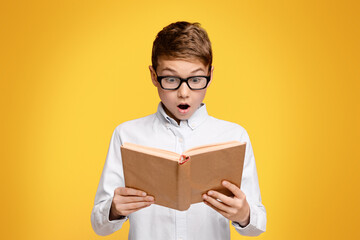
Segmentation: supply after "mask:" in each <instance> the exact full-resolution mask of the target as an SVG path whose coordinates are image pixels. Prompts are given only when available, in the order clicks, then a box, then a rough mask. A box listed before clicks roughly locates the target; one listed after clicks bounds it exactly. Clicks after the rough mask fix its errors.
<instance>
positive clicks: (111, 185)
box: [91, 128, 128, 236]
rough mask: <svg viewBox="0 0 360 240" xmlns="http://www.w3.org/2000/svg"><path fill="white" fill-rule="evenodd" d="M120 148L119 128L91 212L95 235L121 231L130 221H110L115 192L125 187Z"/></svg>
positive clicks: (111, 141) (110, 147) (112, 141)
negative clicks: (124, 224)
mask: <svg viewBox="0 0 360 240" xmlns="http://www.w3.org/2000/svg"><path fill="white" fill-rule="evenodd" d="M120 146H121V140H120V135H119V132H118V128H116V129H115V130H114V132H113V134H112V137H111V140H110V146H109V150H108V153H107V157H106V161H105V165H104V168H103V172H102V174H101V178H100V182H99V186H98V189H97V192H96V195H95V202H94V207H93V209H92V212H91V225H92V227H93V229H94V231H95V233H96V234H98V235H101V236H106V235H109V234H111V233H113V232H115V231H117V230H119V229H120V228H121V227H122V225H123V223H124V222H125V221H126V220H127V219H128V217H125V218H123V219H119V220H113V221H110V220H109V212H110V207H111V202H112V199H113V196H114V190H115V189H116V188H117V187H124V186H125V183H124V173H123V166H122V160H121V153H120Z"/></svg>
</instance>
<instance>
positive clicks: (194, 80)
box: [190, 77, 205, 84]
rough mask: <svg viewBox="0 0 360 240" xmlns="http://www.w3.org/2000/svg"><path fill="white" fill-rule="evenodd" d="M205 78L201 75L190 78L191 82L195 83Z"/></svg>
mask: <svg viewBox="0 0 360 240" xmlns="http://www.w3.org/2000/svg"><path fill="white" fill-rule="evenodd" d="M204 79H205V78H203V77H194V78H191V79H190V82H191V83H194V84H197V83H201V82H202V81H204Z"/></svg>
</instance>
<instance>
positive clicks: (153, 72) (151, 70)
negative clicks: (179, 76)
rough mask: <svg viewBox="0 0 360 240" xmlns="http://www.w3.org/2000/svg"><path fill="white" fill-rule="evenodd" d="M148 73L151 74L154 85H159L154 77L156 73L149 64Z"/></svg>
mask: <svg viewBox="0 0 360 240" xmlns="http://www.w3.org/2000/svg"><path fill="white" fill-rule="evenodd" d="M149 70H150V75H151V81H152V83H153V84H154V86H155V87H159V82H158V81H157V79H156V73H155V70H154V68H153V66H151V65H149Z"/></svg>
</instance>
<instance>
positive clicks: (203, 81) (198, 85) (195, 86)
mask: <svg viewBox="0 0 360 240" xmlns="http://www.w3.org/2000/svg"><path fill="white" fill-rule="evenodd" d="M157 80H158V82H159V83H160V86H161V88H162V89H165V90H176V89H178V88H179V87H180V86H181V84H182V83H183V82H186V85H188V87H189V88H190V89H191V90H201V89H204V88H206V87H207V85H208V84H209V82H210V76H191V77H188V78H180V77H174V76H157Z"/></svg>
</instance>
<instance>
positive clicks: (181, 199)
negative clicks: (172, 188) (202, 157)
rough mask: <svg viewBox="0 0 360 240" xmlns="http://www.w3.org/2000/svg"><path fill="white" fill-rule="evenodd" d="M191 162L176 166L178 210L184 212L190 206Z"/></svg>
mask: <svg viewBox="0 0 360 240" xmlns="http://www.w3.org/2000/svg"><path fill="white" fill-rule="evenodd" d="M190 166H191V161H186V163H181V164H179V165H178V174H177V175H178V181H177V183H178V198H177V199H178V210H180V211H184V210H187V209H188V208H189V207H190V204H191V175H190Z"/></svg>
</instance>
